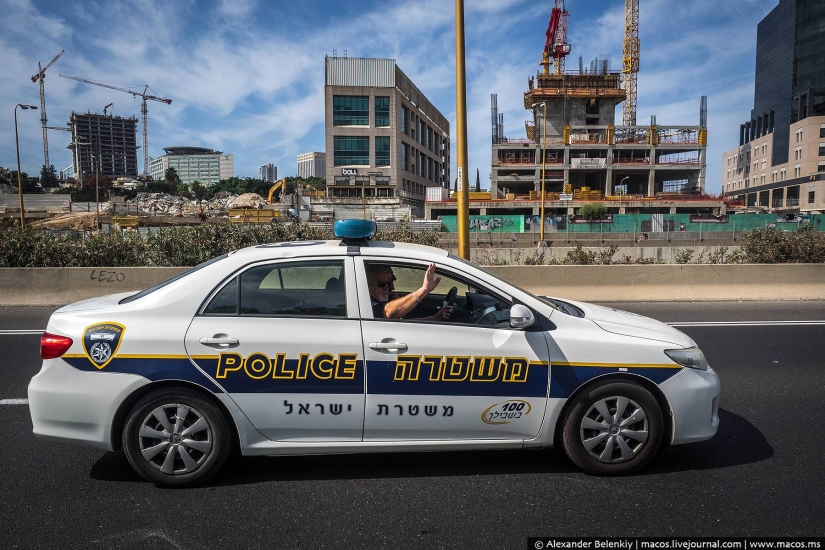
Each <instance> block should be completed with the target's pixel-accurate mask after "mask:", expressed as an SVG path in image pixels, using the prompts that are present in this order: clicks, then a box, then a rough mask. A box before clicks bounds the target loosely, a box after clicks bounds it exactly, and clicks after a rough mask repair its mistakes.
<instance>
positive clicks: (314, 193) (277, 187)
mask: <svg viewBox="0 0 825 550" xmlns="http://www.w3.org/2000/svg"><path fill="white" fill-rule="evenodd" d="M295 189H296V191H297V190H298V189H302V190H303V191H304V193H307V192H308V193H307V194H308V195H309V196H311V197H323V196H324V192H323V191H318V190H316V189H313V188H312V186H311V185H309V184H308V183H306V182H305V181H303V180H298V181H296V182H295ZM285 190H286V178H281V179H279V180H278V181H276V182H275V184H274V185H273V186H272V187H270V188H269V195H267V197H266V202H268V203H269V204H272V197H274V196H275V192H276V191H281V192H283V191H285Z"/></svg>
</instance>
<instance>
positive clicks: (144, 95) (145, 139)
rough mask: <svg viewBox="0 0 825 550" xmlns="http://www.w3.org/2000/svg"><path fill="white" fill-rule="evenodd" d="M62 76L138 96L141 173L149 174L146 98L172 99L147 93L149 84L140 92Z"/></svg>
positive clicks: (163, 100)
mask: <svg viewBox="0 0 825 550" xmlns="http://www.w3.org/2000/svg"><path fill="white" fill-rule="evenodd" d="M60 76H62V77H63V78H69V79H71V80H77V81H78V82H85V83H86V84H94V85H95V86H102V87H104V88H109V89H110V90H117V91H119V92H126V93H127V94H132V96H133V97H140V99H141V105H140V114H141V117H142V120H141V122H142V124H143V175H144V176H148V175H149V138H148V133H147V131H146V120H147V118H148V114H149V110H148V109H147V108H146V100H147V99H151V100H152V101H160V102H161V103H166V104H167V105H169V104H171V103H172V100H171V99H169V98H167V97H158V96H154V95H149V94H147V93H146V92H147V91H149V85H148V84H146V85H145V87H144V88H143V91H142V92H135V91H133V90H127V89H126V88H118V87H117V86H111V85H109V84H104V83H102V82H95V81H94V80H87V79H85V78H78V77H76V76H69V75H65V74H61V75H60Z"/></svg>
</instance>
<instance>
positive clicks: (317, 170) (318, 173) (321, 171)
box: [298, 153, 327, 178]
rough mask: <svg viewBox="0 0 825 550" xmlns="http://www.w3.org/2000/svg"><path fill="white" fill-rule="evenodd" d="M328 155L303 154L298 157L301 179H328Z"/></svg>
mask: <svg viewBox="0 0 825 550" xmlns="http://www.w3.org/2000/svg"><path fill="white" fill-rule="evenodd" d="M326 163H327V154H326V153H303V154H301V155H298V177H299V178H326V176H327V166H326Z"/></svg>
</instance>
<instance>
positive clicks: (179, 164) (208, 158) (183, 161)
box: [150, 147, 235, 185]
mask: <svg viewBox="0 0 825 550" xmlns="http://www.w3.org/2000/svg"><path fill="white" fill-rule="evenodd" d="M163 150H164V151H166V154H165V155H163V156H161V157H158V158H156V159H152V164H151V168H150V173H151V175H152V179H155V180H160V179H163V178H164V175H165V174H166V170H167V169H169V168H174V169H175V171H177V173H178V177H180V180H181V182H182V183H192V182H193V181H195V180H197V181H199V182H200V183H201V184H203V185H212V184H215V183H217V182H219V181H220V180H223V179H228V178H232V177H234V176H235V157H234V155H231V154H227V153H222V152H221V151H215V150H214V149H208V148H206V147H164V148H163Z"/></svg>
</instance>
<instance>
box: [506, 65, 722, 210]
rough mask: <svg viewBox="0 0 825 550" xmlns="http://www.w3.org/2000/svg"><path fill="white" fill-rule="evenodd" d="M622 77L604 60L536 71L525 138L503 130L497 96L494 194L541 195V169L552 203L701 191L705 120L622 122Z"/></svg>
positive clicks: (526, 97)
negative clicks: (618, 122) (570, 68)
mask: <svg viewBox="0 0 825 550" xmlns="http://www.w3.org/2000/svg"><path fill="white" fill-rule="evenodd" d="M580 67H581V64H580ZM621 81H622V75H621V73H619V72H611V71H609V70H608V64H607V60H604V61H601V60H597V61H595V62H593V63H591V66H590V68H589V69H586V68H582V69H580V70H579V71H578V72H567V73H565V74H541V73H539V74H537V75H536V76H535V77H531V78H530V79H529V81H528V86H529V89H528V91H527V92H525V94H524V108H525V109H527V110H528V111H530V112H531V114H532V118H533V120H528V121H527V123H526V133H527V137H526V138H520V139H511V138H508V137H506V136H504V135H503V132H502V128H501V127H502V125H501V124H500V121H501V117H499V116H498V113H497V105H496V103H497V101H496V99H497V98H496V96H495V95H494V96H493V99H492V117H491V118H492V120H493V121H494V124H493V127H492V130H493V132H492V137H493V140H492V146H493V149H492V151H493V155H492V173H491V191H492V196H493V198H508V197H524V196H527V197H530V196H531V195H532V196H533V197H535V196H540V195H537V194H539V193H540V192H541V182H542V173H544V185H545V192H546V193H548V194H549V195H548V196H546V197H545V200H551V201H558V200H559V199H560V198H562V197H561V195H567V194H570V195H572V197H570V198H571V199H579V198H582V199H588V198H590V199H596V200H598V199H608V200H609V199H610V198H613V197H617V196H627V195H630V196H633V197H639V198H648V197H656V196H661V195H662V194H663V193H664V194H669V195H674V194H678V195H697V194H701V193H703V192H704V187H705V166H706V159H705V155H706V149H707V130H706V129H705V127H704V125H703V123H701V122H700V124H697V125H695V126H658V125H657V124H656V122H655V119H654V120H653V121H651V125H650V126H637V125H633V126H617V125H616V124H615V112H616V106H617V105H618V104H620V103H622V102H623V101H625V98H626V93H625V90H624V89H623V88H622V86H621ZM703 105H704V104H703ZM703 109H704V107H702V110H700V112H701V113H703V112H704V110H703ZM565 198H567V197H565ZM624 198H626V197H624ZM685 198H689V197H685Z"/></svg>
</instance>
